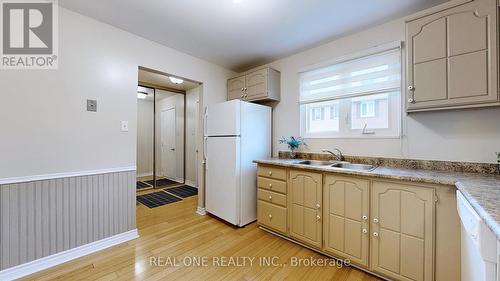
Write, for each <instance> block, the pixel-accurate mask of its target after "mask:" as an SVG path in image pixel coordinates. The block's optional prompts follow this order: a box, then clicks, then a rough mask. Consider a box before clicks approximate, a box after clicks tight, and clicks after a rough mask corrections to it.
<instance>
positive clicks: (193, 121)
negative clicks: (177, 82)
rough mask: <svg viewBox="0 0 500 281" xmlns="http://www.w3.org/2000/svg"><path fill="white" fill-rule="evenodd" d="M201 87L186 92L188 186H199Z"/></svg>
mask: <svg viewBox="0 0 500 281" xmlns="http://www.w3.org/2000/svg"><path fill="white" fill-rule="evenodd" d="M199 93H200V87H197V88H194V89H191V90H188V91H187V92H186V159H185V161H186V184H191V185H194V186H197V182H196V170H197V169H196V167H197V165H196V163H197V157H198V155H197V152H196V149H197V146H196V140H197V139H198V134H197V129H198V109H199V108H198V97H199Z"/></svg>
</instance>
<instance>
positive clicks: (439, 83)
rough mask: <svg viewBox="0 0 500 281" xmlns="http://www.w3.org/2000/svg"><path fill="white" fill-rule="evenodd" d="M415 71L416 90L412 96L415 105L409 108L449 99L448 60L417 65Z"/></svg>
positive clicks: (410, 105)
mask: <svg viewBox="0 0 500 281" xmlns="http://www.w3.org/2000/svg"><path fill="white" fill-rule="evenodd" d="M414 71H415V73H414V75H415V76H414V77H415V83H414V86H415V90H414V92H413V94H410V96H412V97H413V98H414V100H415V103H414V104H413V103H410V104H409V107H413V106H414V105H416V106H420V105H422V104H425V103H426V102H432V101H438V100H446V99H447V89H446V87H447V86H446V79H447V77H446V71H447V70H446V59H440V60H435V61H429V62H424V63H420V64H417V65H415V68H414Z"/></svg>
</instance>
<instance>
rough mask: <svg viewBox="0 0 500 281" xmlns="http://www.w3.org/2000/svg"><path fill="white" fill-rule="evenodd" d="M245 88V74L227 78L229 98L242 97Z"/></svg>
mask: <svg viewBox="0 0 500 281" xmlns="http://www.w3.org/2000/svg"><path fill="white" fill-rule="evenodd" d="M244 88H245V76H244V75H243V76H240V77H235V78H232V79H229V80H227V99H228V100H233V99H241V98H242V97H241V96H242V95H243V89H244Z"/></svg>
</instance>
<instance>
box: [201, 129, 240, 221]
mask: <svg viewBox="0 0 500 281" xmlns="http://www.w3.org/2000/svg"><path fill="white" fill-rule="evenodd" d="M206 148H207V153H206V166H205V167H206V209H207V212H209V213H211V214H212V215H215V216H217V217H219V218H221V219H223V220H225V221H227V222H229V223H231V224H234V225H238V224H239V221H240V200H239V198H240V194H239V193H240V149H239V148H240V138H239V137H208V138H206Z"/></svg>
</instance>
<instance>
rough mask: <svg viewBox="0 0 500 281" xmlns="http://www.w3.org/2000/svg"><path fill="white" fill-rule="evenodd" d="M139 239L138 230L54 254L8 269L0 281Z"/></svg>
mask: <svg viewBox="0 0 500 281" xmlns="http://www.w3.org/2000/svg"><path fill="white" fill-rule="evenodd" d="M138 237H139V234H138V233H137V229H133V230H130V231H127V232H124V233H120V234H117V235H115V236H111V237H108V238H104V239H102V240H99V241H95V242H92V243H89V244H85V245H82V246H80V247H76V248H73V249H69V250H66V251H64V252H60V253H57V254H53V255H51V256H48V257H43V258H41V259H37V260H34V261H31V262H27V263H24V264H21V265H17V266H14V267H11V268H7V269H4V270H2V271H0V280H3V281H7V280H14V279H18V278H21V277H24V276H27V275H30V274H33V273H35V272H38V271H42V270H44V269H47V268H50V267H54V266H56V265H59V264H62V263H65V262H67V261H70V260H74V259H77V258H79V257H83V256H86V255H88V254H91V253H94V252H97V251H100V250H104V249H106V248H109V247H112V246H115V245H118V244H121V243H124V242H127V241H130V240H133V239H135V238H138Z"/></svg>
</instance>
